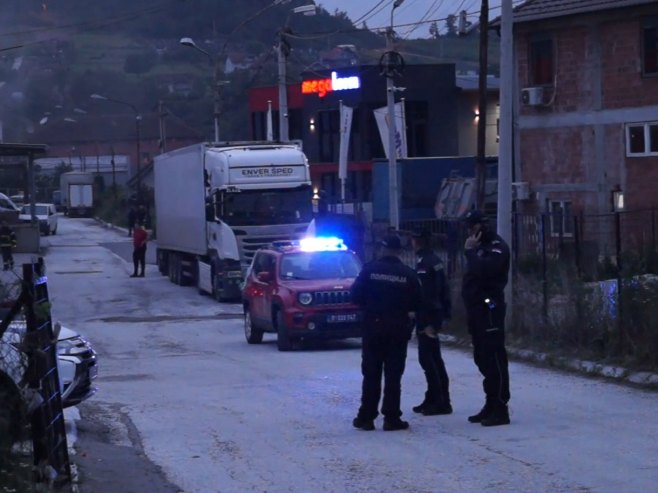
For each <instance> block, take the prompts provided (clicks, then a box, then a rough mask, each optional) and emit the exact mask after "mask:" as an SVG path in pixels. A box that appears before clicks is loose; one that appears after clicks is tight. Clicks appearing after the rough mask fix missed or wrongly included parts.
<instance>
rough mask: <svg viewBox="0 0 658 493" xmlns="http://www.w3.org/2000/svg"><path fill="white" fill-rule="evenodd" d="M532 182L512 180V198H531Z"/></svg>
mask: <svg viewBox="0 0 658 493" xmlns="http://www.w3.org/2000/svg"><path fill="white" fill-rule="evenodd" d="M529 199H530V184H529V183H528V182H527V181H515V182H512V200H529Z"/></svg>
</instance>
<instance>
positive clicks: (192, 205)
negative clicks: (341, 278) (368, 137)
mask: <svg viewBox="0 0 658 493" xmlns="http://www.w3.org/2000/svg"><path fill="white" fill-rule="evenodd" d="M154 176H155V213H156V235H157V245H158V248H157V261H158V268H159V270H160V272H161V273H162V274H163V275H167V276H169V279H170V280H171V281H172V282H174V283H175V284H195V285H196V286H197V287H198V289H199V291H200V292H207V293H210V294H212V295H213V296H214V297H215V298H216V299H217V300H220V301H225V300H235V299H239V297H240V292H241V291H240V290H241V285H242V280H243V278H244V273H245V272H246V269H247V267H248V266H249V264H250V262H251V260H252V258H253V256H254V253H255V252H256V250H258V249H259V248H260V247H261V246H264V245H267V244H270V243H271V242H273V241H285V240H292V239H297V238H300V237H302V236H303V235H304V233H305V231H306V228H307V226H308V224H309V222H310V221H311V220H312V217H313V206H312V202H311V200H312V189H311V179H310V171H309V166H308V160H307V159H306V156H305V155H304V153H303V152H302V151H301V149H300V148H299V147H298V146H297V145H293V144H278V143H272V142H262V143H259V142H236V143H225V144H221V145H218V144H210V143H201V144H195V145H192V146H188V147H185V148H182V149H177V150H175V151H172V152H168V153H166V154H162V155H159V156H156V157H155V162H154Z"/></svg>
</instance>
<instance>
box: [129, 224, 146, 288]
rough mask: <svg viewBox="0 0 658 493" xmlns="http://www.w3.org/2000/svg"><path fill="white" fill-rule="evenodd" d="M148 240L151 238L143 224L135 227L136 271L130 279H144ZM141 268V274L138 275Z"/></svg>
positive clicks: (134, 254)
mask: <svg viewBox="0 0 658 493" xmlns="http://www.w3.org/2000/svg"><path fill="white" fill-rule="evenodd" d="M148 239H149V236H148V233H147V232H146V230H145V229H144V225H143V224H141V223H138V224H137V225H135V231H134V232H133V265H134V271H133V274H132V275H131V276H130V277H144V271H145V269H146V242H147V241H148ZM139 267H141V272H140V273H139V274H137V271H138V270H139V269H138V268H139Z"/></svg>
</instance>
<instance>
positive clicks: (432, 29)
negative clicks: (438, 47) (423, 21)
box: [430, 21, 439, 39]
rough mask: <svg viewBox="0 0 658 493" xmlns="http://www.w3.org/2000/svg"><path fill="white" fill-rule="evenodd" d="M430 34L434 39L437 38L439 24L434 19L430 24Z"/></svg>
mask: <svg viewBox="0 0 658 493" xmlns="http://www.w3.org/2000/svg"><path fill="white" fill-rule="evenodd" d="M430 35H431V36H432V38H434V39H438V38H439V26H438V25H437V24H436V21H434V22H432V23H431V24H430Z"/></svg>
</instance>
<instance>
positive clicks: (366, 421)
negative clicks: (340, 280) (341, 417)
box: [352, 235, 422, 431]
mask: <svg viewBox="0 0 658 493" xmlns="http://www.w3.org/2000/svg"><path fill="white" fill-rule="evenodd" d="M380 245H381V246H382V247H383V251H382V256H381V257H380V258H379V259H377V260H375V261H373V262H370V263H368V264H366V265H365V266H364V267H363V270H362V271H361V272H360V273H359V275H358V277H357V279H356V281H355V282H354V284H353V286H352V299H353V301H354V302H355V303H356V304H357V305H359V306H360V307H361V308H362V309H363V316H364V322H363V345H362V353H361V372H362V374H363V386H362V394H361V407H360V408H359V412H358V414H357V416H356V418H354V421H353V422H352V424H353V425H354V427H355V428H360V429H362V430H374V429H375V424H374V420H375V418H376V417H377V415H378V409H377V408H378V405H379V399H380V395H381V380H382V372H383V373H384V400H383V402H382V408H381V411H382V414H383V415H384V430H385V431H393V430H406V429H407V428H409V423H407V422H406V421H402V419H400V417H401V416H402V411H401V410H400V392H401V386H400V384H401V380H402V374H403V373H404V366H405V361H406V358H407V344H408V343H409V339H410V337H411V332H412V330H413V327H412V325H411V320H410V318H409V317H410V313H412V312H415V311H416V310H417V309H418V308H419V304H420V299H421V295H422V294H421V289H420V282H419V280H418V276H417V275H416V273H415V272H414V270H413V269H411V268H410V267H407V266H406V265H404V264H403V263H402V261H401V260H400V258H399V254H400V251H401V249H402V245H401V241H400V237H399V236H397V235H387V236H386V237H385V238H384V239H383V241H381V243H380Z"/></svg>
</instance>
